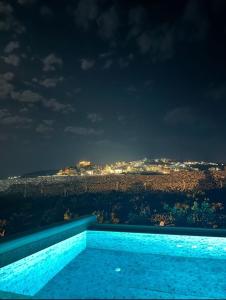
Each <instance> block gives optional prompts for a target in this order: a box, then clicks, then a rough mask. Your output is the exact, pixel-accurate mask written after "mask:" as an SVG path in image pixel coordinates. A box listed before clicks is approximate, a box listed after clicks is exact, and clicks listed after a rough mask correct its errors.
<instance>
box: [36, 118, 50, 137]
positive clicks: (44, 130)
mask: <svg viewBox="0 0 226 300" xmlns="http://www.w3.org/2000/svg"><path fill="white" fill-rule="evenodd" d="M53 123H54V120H43V121H42V123H40V124H38V126H37V127H36V129H35V130H36V132H38V133H40V134H44V135H46V134H47V135H49V134H50V133H51V132H53V131H54V128H53Z"/></svg>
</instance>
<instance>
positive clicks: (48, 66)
mask: <svg viewBox="0 0 226 300" xmlns="http://www.w3.org/2000/svg"><path fill="white" fill-rule="evenodd" d="M62 65H63V60H62V58H60V57H58V56H57V55H55V54H54V53H51V54H49V55H48V56H46V57H45V58H44V59H43V71H44V72H48V71H55V70H56V68H57V67H61V66H62Z"/></svg>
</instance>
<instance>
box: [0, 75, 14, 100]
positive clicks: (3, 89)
mask: <svg viewBox="0 0 226 300" xmlns="http://www.w3.org/2000/svg"><path fill="white" fill-rule="evenodd" d="M13 78H14V74H13V73H12V72H7V73H4V74H0V99H6V98H7V97H9V96H10V95H11V93H12V91H13V90H14V85H13V84H12V83H11V81H12V80H13Z"/></svg>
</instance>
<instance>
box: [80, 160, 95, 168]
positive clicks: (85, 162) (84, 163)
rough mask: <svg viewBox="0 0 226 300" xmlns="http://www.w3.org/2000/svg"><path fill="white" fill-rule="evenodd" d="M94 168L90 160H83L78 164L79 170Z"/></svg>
mask: <svg viewBox="0 0 226 300" xmlns="http://www.w3.org/2000/svg"><path fill="white" fill-rule="evenodd" d="M91 166H92V163H91V162H90V161H88V160H81V161H80V162H79V163H78V167H79V168H86V167H91Z"/></svg>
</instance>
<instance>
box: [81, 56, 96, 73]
mask: <svg viewBox="0 0 226 300" xmlns="http://www.w3.org/2000/svg"><path fill="white" fill-rule="evenodd" d="M80 62H81V69H82V70H83V71H87V70H89V69H92V68H93V67H94V65H95V60H94V59H89V58H82V59H80Z"/></svg>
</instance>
